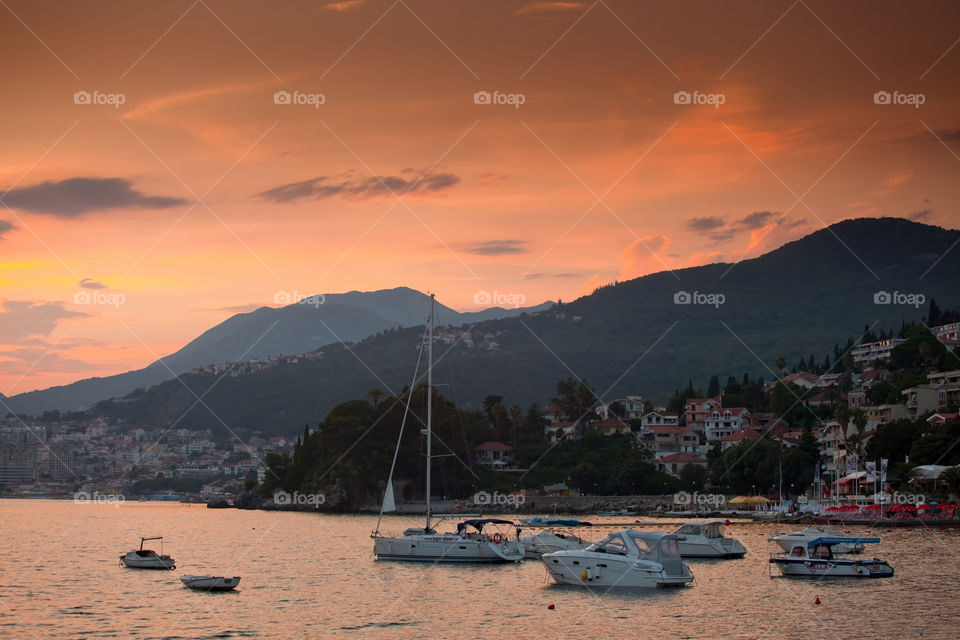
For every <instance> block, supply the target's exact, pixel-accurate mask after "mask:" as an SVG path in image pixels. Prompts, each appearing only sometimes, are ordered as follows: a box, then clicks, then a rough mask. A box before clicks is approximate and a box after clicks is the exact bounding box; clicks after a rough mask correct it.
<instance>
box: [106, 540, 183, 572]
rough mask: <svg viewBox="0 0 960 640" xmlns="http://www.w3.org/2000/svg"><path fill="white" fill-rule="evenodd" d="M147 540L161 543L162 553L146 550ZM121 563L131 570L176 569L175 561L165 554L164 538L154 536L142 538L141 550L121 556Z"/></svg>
mask: <svg viewBox="0 0 960 640" xmlns="http://www.w3.org/2000/svg"><path fill="white" fill-rule="evenodd" d="M147 540H159V541H160V553H159V554H158V553H157V552H156V551H154V550H153V549H144V548H143V543H144V542H146V541H147ZM120 562H121V563H123V565H124V566H126V567H129V568H131V569H176V568H177V567H176V566H175V565H174V560H173V558H171V557H170V556H167V555H164V554H163V537H162V536H154V537H151V538H140V548H139V549H134V550H133V551H127V553H126V555H122V556H120Z"/></svg>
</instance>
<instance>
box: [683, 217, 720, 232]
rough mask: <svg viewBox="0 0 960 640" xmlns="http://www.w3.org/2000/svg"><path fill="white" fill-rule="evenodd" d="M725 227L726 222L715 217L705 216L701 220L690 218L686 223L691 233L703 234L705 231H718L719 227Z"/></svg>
mask: <svg viewBox="0 0 960 640" xmlns="http://www.w3.org/2000/svg"><path fill="white" fill-rule="evenodd" d="M724 225H726V222H724V221H723V219H722V218H718V217H716V216H705V217H703V218H690V219H689V220H688V221H687V228H688V229H690V230H691V231H696V232H697V233H703V232H706V231H713V230H714V229H719V228H720V227H722V226H724Z"/></svg>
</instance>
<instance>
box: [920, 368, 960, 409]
mask: <svg viewBox="0 0 960 640" xmlns="http://www.w3.org/2000/svg"><path fill="white" fill-rule="evenodd" d="M927 382H928V383H929V384H931V385H933V386H935V387H936V388H937V404H938V405H939V406H941V407H949V406H955V405H960V369H954V370H953V371H943V372H937V373H928V374H927Z"/></svg>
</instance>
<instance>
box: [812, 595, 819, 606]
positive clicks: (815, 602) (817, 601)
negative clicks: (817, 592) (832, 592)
mask: <svg viewBox="0 0 960 640" xmlns="http://www.w3.org/2000/svg"><path fill="white" fill-rule="evenodd" d="M813 604H820V596H817V598H816V599H815V600H814V601H813Z"/></svg>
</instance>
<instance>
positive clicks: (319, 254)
mask: <svg viewBox="0 0 960 640" xmlns="http://www.w3.org/2000/svg"><path fill="white" fill-rule="evenodd" d="M6 6H7V7H8V9H7V8H3V7H0V15H3V16H4V18H3V19H2V20H0V59H3V60H4V61H6V62H7V63H8V64H6V65H4V70H5V74H6V87H7V89H6V90H5V91H3V92H0V114H2V117H0V137H2V140H3V142H4V144H3V145H2V148H0V194H2V195H0V201H2V202H3V203H4V204H5V205H6V206H5V207H3V206H0V251H2V254H0V287H2V289H0V305H2V308H0V392H2V393H4V394H6V395H12V394H14V393H19V392H22V391H28V390H31V389H34V388H43V387H47V386H50V385H53V384H63V383H66V382H70V381H73V380H76V379H79V378H83V377H89V376H92V375H107V374H110V373H117V372H120V371H125V370H128V369H132V368H138V367H141V366H143V365H145V364H147V363H149V362H151V361H153V360H154V359H156V358H157V357H159V356H161V355H164V354H167V353H170V352H172V351H174V350H176V349H178V348H180V347H181V346H183V344H185V343H186V342H187V341H188V340H190V339H192V338H193V337H195V336H196V335H197V334H199V333H200V332H201V331H203V330H205V329H207V328H209V327H210V326H212V325H214V324H216V323H218V322H220V321H222V320H224V319H225V318H227V317H229V316H230V315H231V314H233V313H235V312H236V311H237V310H242V309H246V308H250V307H251V306H256V305H260V304H272V303H273V301H274V296H275V295H276V293H277V292H279V291H287V292H299V293H302V294H304V295H308V294H311V293H317V292H339V291H347V290H353V289H360V290H372V289H380V288H387V287H394V286H400V285H406V286H410V287H413V288H416V289H420V290H423V291H426V290H432V291H436V292H437V294H438V297H439V299H440V300H441V301H442V302H444V303H445V304H447V305H450V306H453V307H455V308H459V309H472V308H475V307H476V305H474V301H473V296H474V293H475V292H477V291H480V290H484V291H498V292H501V293H508V294H519V295H522V296H523V297H524V298H525V299H526V301H527V304H536V303H539V302H542V301H543V300H547V299H554V300H555V299H557V298H558V297H559V298H563V299H564V300H568V299H572V298H574V297H576V296H577V295H578V294H582V293H587V292H589V291H591V290H592V289H593V288H594V287H595V286H597V285H600V284H603V283H605V282H609V281H611V280H613V279H626V278H632V277H636V276H639V275H643V274H646V273H651V272H654V271H660V270H663V269H664V268H668V267H669V268H676V267H684V266H691V265H697V264H704V263H707V262H711V261H717V260H723V261H732V260H736V259H738V258H741V257H753V256H756V255H758V254H759V253H762V252H764V251H767V250H769V249H771V248H774V247H776V246H779V245H781V244H782V243H784V242H785V241H788V240H791V239H795V238H797V237H800V236H802V235H805V234H807V233H811V232H813V231H815V230H817V229H818V228H821V227H822V226H823V225H824V224H830V223H833V222H836V221H838V220H840V219H844V218H850V217H860V216H880V215H890V216H903V217H914V218H916V219H919V220H922V221H924V222H929V223H933V224H940V225H943V226H948V227H956V226H958V225H957V222H958V215H957V211H956V208H955V205H954V204H951V203H955V202H956V201H957V195H958V193H957V192H958V190H960V187H958V185H960V180H958V179H957V177H958V175H960V157H958V155H960V123H958V116H957V114H958V113H960V109H958V106H960V89H958V87H957V83H956V78H957V77H960V45H958V44H957V43H958V39H960V26H958V25H960V20H958V18H960V6H958V5H956V3H953V2H939V3H938V2H933V3H925V4H924V5H923V8H922V11H921V10H918V9H916V8H915V7H914V5H912V4H910V3H880V2H874V1H869V2H844V3H840V4H839V5H838V3H833V2H822V1H819V2H798V3H791V2H764V3H756V2H715V1H714V2H685V3H668V2H661V3H635V2H622V1H621V2H615V1H606V2H596V3H592V2H572V1H567V2H550V1H547V2H538V1H531V2H525V1H516V2H482V3H450V2H422V1H413V0H402V1H401V0H397V1H396V2H390V1H388V2H372V1H365V0H344V1H341V2H307V1H302V2H283V3H265V2H260V3H255V2H246V1H231V2H226V1H223V0H221V1H211V0H202V1H198V2H196V3H193V2H191V1H190V0H186V1H184V2H163V3H146V2H128V1H124V2H100V1H97V0H91V1H90V2H84V3H75V2H66V1H62V2H46V1H30V2H26V1H24V0H8V1H7V3H6ZM78 91H81V92H83V91H85V92H88V93H89V94H91V96H92V100H96V99H97V97H99V99H101V100H103V101H105V102H106V103H105V104H75V102H74V94H75V92H78ZM277 91H286V92H289V93H290V94H294V92H300V94H305V95H310V96H312V95H314V94H322V95H323V98H324V99H323V104H320V105H315V104H309V103H307V104H275V102H274V94H275V92H277ZM481 91H486V92H489V93H491V94H493V92H495V91H497V92H500V94H522V98H521V100H522V102H523V104H521V105H519V106H516V105H514V104H475V103H474V94H475V93H477V92H481ZM678 91H686V92H689V93H690V94H691V96H693V99H694V100H695V99H697V97H698V96H699V98H700V99H701V100H704V101H707V103H706V104H676V103H675V101H674V95H675V93H677V92H678ZM878 91H887V92H889V93H891V94H892V95H894V96H897V95H899V96H901V99H904V100H908V99H909V98H903V96H912V95H920V96H922V101H923V104H921V105H919V106H914V105H913V104H909V103H907V104H875V102H874V94H875V93H876V92H878ZM894 92H897V94H894ZM113 94H120V95H121V96H122V97H121V98H120V99H119V100H118V99H116V98H113V97H110V96H112V95H113ZM715 95H719V96H721V97H720V98H719V100H722V104H719V105H716V106H715V105H714V104H711V103H710V102H711V101H712V102H717V101H718V99H717V98H714V97H711V96H715ZM105 96H106V97H105ZM504 99H506V98H504ZM894 99H895V100H896V99H897V98H896V97H894ZM120 100H122V104H120V105H115V104H112V103H111V102H117V101H120ZM304 100H307V99H304ZM316 101H318V100H316ZM511 101H513V100H511ZM914 101H915V100H914ZM77 179H82V180H77ZM380 180H383V182H385V183H386V184H387V185H389V186H390V187H391V188H392V189H393V190H394V191H395V192H396V194H397V195H396V196H395V195H393V194H391V193H390V192H389V191H387V189H386V188H385V187H384V186H383V183H381V182H380ZM407 189H410V192H409V193H408V194H406V195H403V197H398V196H400V195H402V193H403V191H405V190H407ZM808 190H809V191H808ZM798 196H801V197H802V202H798V201H797V199H798ZM598 198H599V200H598ZM81 282H83V284H81ZM77 294H80V297H76V296H77ZM83 296H90V299H91V300H92V301H93V303H92V304H82V303H81V302H82V301H83V300H84V298H83Z"/></svg>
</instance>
